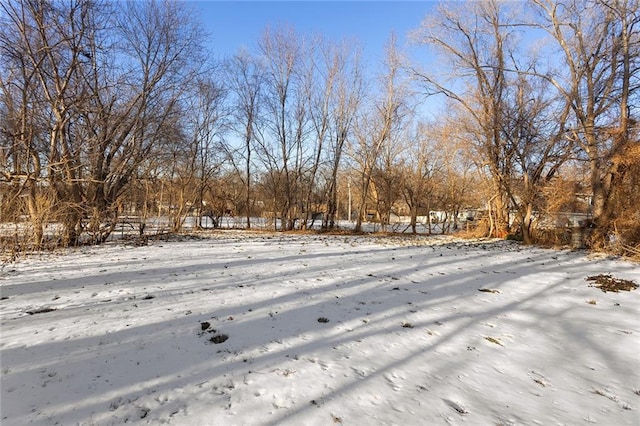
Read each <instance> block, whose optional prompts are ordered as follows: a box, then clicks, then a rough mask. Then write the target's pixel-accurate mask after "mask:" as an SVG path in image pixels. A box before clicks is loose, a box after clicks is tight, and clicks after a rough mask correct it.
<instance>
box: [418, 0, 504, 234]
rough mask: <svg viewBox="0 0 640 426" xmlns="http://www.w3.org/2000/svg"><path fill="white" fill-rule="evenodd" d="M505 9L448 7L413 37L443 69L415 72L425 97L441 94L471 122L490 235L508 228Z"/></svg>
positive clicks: (484, 0) (486, 0) (485, 0)
mask: <svg viewBox="0 0 640 426" xmlns="http://www.w3.org/2000/svg"><path fill="white" fill-rule="evenodd" d="M508 24H509V10H508V8H507V7H506V3H502V2H499V1H498V0H480V1H476V2H472V3H464V4H462V3H460V4H455V5H450V4H447V5H446V6H445V5H441V6H439V7H438V9H437V12H436V13H435V14H434V15H433V16H431V17H429V18H427V19H426V20H425V21H424V22H423V23H422V26H421V27H420V29H418V30H417V31H416V32H415V33H414V38H415V41H416V42H417V43H419V44H424V45H428V46H431V47H434V48H435V49H436V50H437V51H438V52H440V53H441V54H442V57H443V59H444V60H445V63H446V65H447V67H446V69H445V70H441V71H442V74H441V75H438V74H436V73H435V72H433V71H434V70H431V71H432V72H429V73H427V72H424V71H419V70H414V71H415V75H416V76H417V77H418V79H419V80H420V81H422V82H423V84H424V87H425V90H426V93H428V94H430V95H435V94H444V95H445V96H447V97H448V98H450V99H452V100H453V101H455V102H456V103H458V104H459V105H460V106H461V107H462V108H464V110H466V112H467V116H468V117H469V118H470V119H471V120H472V122H471V123H469V124H470V126H468V128H469V130H471V129H472V128H475V130H473V132H472V133H470V136H472V137H473V142H474V143H475V144H476V147H477V150H478V153H479V154H480V159H481V164H480V167H481V168H484V169H486V170H488V172H489V173H490V176H491V180H492V183H493V191H494V193H495V195H496V196H495V197H493V199H492V201H493V202H492V209H491V210H492V211H493V213H492V214H495V223H496V227H495V229H494V230H493V232H492V233H493V234H494V235H502V236H503V235H505V234H506V233H507V232H508V229H509V199H508V192H507V190H506V188H507V186H508V185H509V183H510V180H511V174H512V167H513V164H512V155H513V153H512V151H511V149H510V148H511V147H510V146H509V145H508V144H507V143H506V141H505V139H504V138H503V137H502V134H501V129H502V122H501V120H502V118H503V109H504V96H505V91H506V88H507V84H508V82H507V78H506V72H507V61H508V60H509V58H511V57H513V55H514V46H513V45H512V43H511V42H510V40H513V39H515V37H514V35H513V29H512V28H510V27H509V25H508Z"/></svg>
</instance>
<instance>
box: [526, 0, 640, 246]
mask: <svg viewBox="0 0 640 426" xmlns="http://www.w3.org/2000/svg"><path fill="white" fill-rule="evenodd" d="M534 3H535V4H536V5H537V7H538V10H539V11H541V13H542V15H543V22H542V24H541V26H542V27H543V28H544V29H546V30H547V31H548V33H549V34H550V35H551V36H552V37H553V38H554V40H555V41H556V42H557V45H558V47H559V50H560V52H561V55H562V59H563V61H564V65H565V66H563V67H562V70H563V71H566V72H557V73H554V74H549V73H547V74H545V76H546V77H547V78H548V79H549V81H551V82H552V83H553V84H554V85H555V86H556V88H557V89H558V90H559V91H560V92H561V93H562V94H563V96H564V97H565V98H566V100H567V102H569V104H570V105H571V111H572V117H573V120H574V123H575V124H574V127H573V132H574V140H575V142H576V143H577V144H578V146H579V147H580V149H581V151H582V153H583V155H584V158H585V160H586V161H587V163H588V167H589V170H590V185H591V194H592V212H591V213H592V215H593V219H594V223H595V224H596V225H597V226H598V228H599V233H600V238H601V239H603V238H604V236H605V235H606V234H607V233H608V232H609V230H610V227H611V225H612V222H611V219H612V218H613V217H615V209H616V206H615V205H614V204H613V203H612V197H611V195H612V193H613V192H615V186H616V182H617V181H618V180H619V179H617V178H618V172H619V170H620V161H618V160H619V159H620V158H621V157H620V156H619V155H618V154H619V153H621V152H624V151H625V150H626V149H627V148H628V147H629V146H630V144H633V143H634V141H633V139H632V138H631V135H632V134H633V129H632V128H633V126H635V125H637V124H636V120H635V119H634V118H633V117H632V116H631V112H632V111H635V112H636V113H637V106H636V107H635V108H634V107H633V106H632V105H633V104H632V101H631V100H632V99H635V98H637V90H638V84H637V81H638V75H639V72H640V71H639V70H640V67H639V62H638V57H640V54H639V53H640V40H639V37H638V25H639V23H640V14H639V5H638V2H637V1H636V0H629V1H627V0H615V1H606V2H605V1H600V0H571V1H569V2H563V3H560V2H556V1H552V0H535V1H534ZM635 142H637V141H635Z"/></svg>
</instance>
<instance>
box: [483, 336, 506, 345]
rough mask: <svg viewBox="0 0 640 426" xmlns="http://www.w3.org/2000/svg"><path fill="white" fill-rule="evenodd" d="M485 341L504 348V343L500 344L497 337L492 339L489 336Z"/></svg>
mask: <svg viewBox="0 0 640 426" xmlns="http://www.w3.org/2000/svg"><path fill="white" fill-rule="evenodd" d="M485 340H487V341H489V342H491V343H494V344H496V345H499V346H502V343H500V340H498V339H496V338H495V337H491V336H487V337H485Z"/></svg>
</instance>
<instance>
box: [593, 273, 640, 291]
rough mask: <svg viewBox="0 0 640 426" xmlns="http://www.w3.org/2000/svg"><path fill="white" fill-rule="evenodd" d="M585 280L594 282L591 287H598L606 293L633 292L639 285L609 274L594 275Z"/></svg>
mask: <svg viewBox="0 0 640 426" xmlns="http://www.w3.org/2000/svg"><path fill="white" fill-rule="evenodd" d="M585 280H587V281H593V282H594V284H589V287H597V288H599V289H600V290H602V291H603V292H605V293H606V292H607V291H612V292H615V293H618V292H619V291H620V290H624V291H631V290H635V289H637V288H638V284H636V283H635V282H633V281H631V280H624V279H621V278H614V277H612V276H611V275H609V274H600V275H592V276H590V277H587V278H585Z"/></svg>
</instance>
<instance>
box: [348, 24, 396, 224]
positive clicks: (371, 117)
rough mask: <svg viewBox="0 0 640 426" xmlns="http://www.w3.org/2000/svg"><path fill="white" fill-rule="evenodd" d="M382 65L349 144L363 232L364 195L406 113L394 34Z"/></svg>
mask: <svg viewBox="0 0 640 426" xmlns="http://www.w3.org/2000/svg"><path fill="white" fill-rule="evenodd" d="M385 67H386V69H385V72H384V75H382V76H381V77H380V85H381V91H380V95H379V98H378V99H377V100H374V101H373V102H372V104H373V107H372V109H371V110H370V111H368V112H366V113H365V114H364V115H362V116H361V117H360V119H359V120H358V122H357V123H356V124H355V130H354V135H355V140H356V143H354V144H353V146H352V157H353V159H354V161H355V162H356V163H357V164H358V166H359V172H360V194H361V196H360V202H359V206H358V217H357V220H356V227H355V230H356V232H362V221H363V219H364V215H365V213H366V206H367V197H368V195H369V190H370V186H371V181H372V177H373V174H374V171H375V169H376V164H377V162H378V161H379V158H380V154H381V153H382V152H383V150H384V149H385V146H387V145H390V144H392V141H393V140H394V138H397V137H398V135H399V133H400V132H399V129H400V125H401V122H402V119H403V118H404V115H405V113H406V111H405V109H404V108H405V106H406V104H405V102H406V97H405V96H406V92H405V91H404V88H403V86H402V82H401V80H400V78H401V68H402V63H401V57H400V54H399V52H398V50H397V47H396V39H395V36H394V35H393V34H392V35H391V38H390V40H389V42H388V44H387V48H386V59H385Z"/></svg>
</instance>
